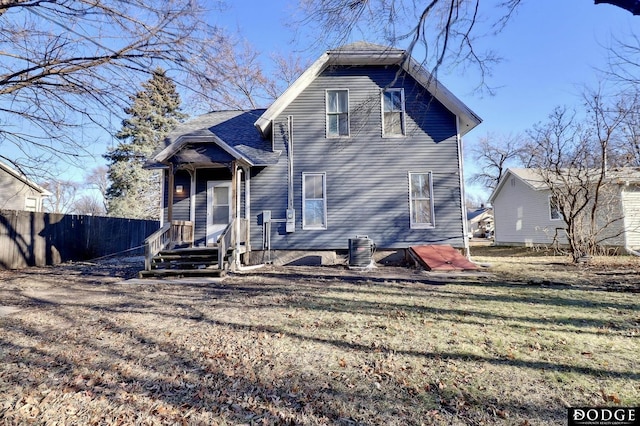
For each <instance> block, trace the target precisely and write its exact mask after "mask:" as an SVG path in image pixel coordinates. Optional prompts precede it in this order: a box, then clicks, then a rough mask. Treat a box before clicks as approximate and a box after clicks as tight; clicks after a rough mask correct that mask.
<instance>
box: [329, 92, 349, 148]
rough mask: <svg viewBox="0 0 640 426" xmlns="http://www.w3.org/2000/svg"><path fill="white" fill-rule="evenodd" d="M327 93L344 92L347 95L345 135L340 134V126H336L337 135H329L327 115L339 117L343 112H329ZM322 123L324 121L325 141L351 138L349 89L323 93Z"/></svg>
mask: <svg viewBox="0 0 640 426" xmlns="http://www.w3.org/2000/svg"><path fill="white" fill-rule="evenodd" d="M329 92H346V93H347V111H346V114H347V134H346V135H341V134H340V126H339V125H338V134H336V135H333V134H329V114H332V115H339V114H344V112H329ZM324 117H325V118H324V121H325V136H326V137H327V139H338V138H348V137H351V94H350V93H349V89H338V88H336V89H325V91H324Z"/></svg>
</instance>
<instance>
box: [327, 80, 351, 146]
mask: <svg viewBox="0 0 640 426" xmlns="http://www.w3.org/2000/svg"><path fill="white" fill-rule="evenodd" d="M339 136H349V91H348V90H347V89H339V90H327V137H329V138H336V137H339Z"/></svg>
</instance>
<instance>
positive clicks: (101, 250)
mask: <svg viewBox="0 0 640 426" xmlns="http://www.w3.org/2000/svg"><path fill="white" fill-rule="evenodd" d="M159 227H160V223H159V222H158V221H154V220H138V219H122V218H114V217H101V216H79V215H64V214H53V213H32V212H25V211H12V210H0V269H17V268H24V267H27V266H43V265H55V264H57V263H60V262H67V261H79V260H88V259H94V258H96V257H101V256H107V255H111V254H116V253H120V252H125V251H126V250H130V249H135V250H131V251H129V252H127V254H131V255H134V254H135V255H140V254H143V253H144V248H143V247H142V246H143V243H144V239H145V238H146V237H148V236H149V235H151V234H152V233H153V232H154V231H156V230H157V229H158V228H159Z"/></svg>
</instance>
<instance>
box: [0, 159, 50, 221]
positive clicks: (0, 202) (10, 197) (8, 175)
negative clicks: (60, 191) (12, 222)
mask: <svg viewBox="0 0 640 426" xmlns="http://www.w3.org/2000/svg"><path fill="white" fill-rule="evenodd" d="M50 195H51V193H50V192H49V191H47V190H46V189H44V188H42V187H41V186H39V185H38V184H36V183H34V182H32V181H31V180H29V179H27V177H26V176H24V175H23V174H22V173H20V172H18V171H17V170H15V169H13V168H11V167H9V166H8V165H7V164H5V163H3V162H0V209H2V210H26V211H30V212H41V211H42V200H43V199H44V198H45V197H48V196H50Z"/></svg>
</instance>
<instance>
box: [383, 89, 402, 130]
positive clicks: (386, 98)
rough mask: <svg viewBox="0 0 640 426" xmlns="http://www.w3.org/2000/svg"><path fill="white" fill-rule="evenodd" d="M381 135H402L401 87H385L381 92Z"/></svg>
mask: <svg viewBox="0 0 640 426" xmlns="http://www.w3.org/2000/svg"><path fill="white" fill-rule="evenodd" d="M382 135H383V136H403V135H404V90H403V89H386V90H384V91H383V92H382Z"/></svg>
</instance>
